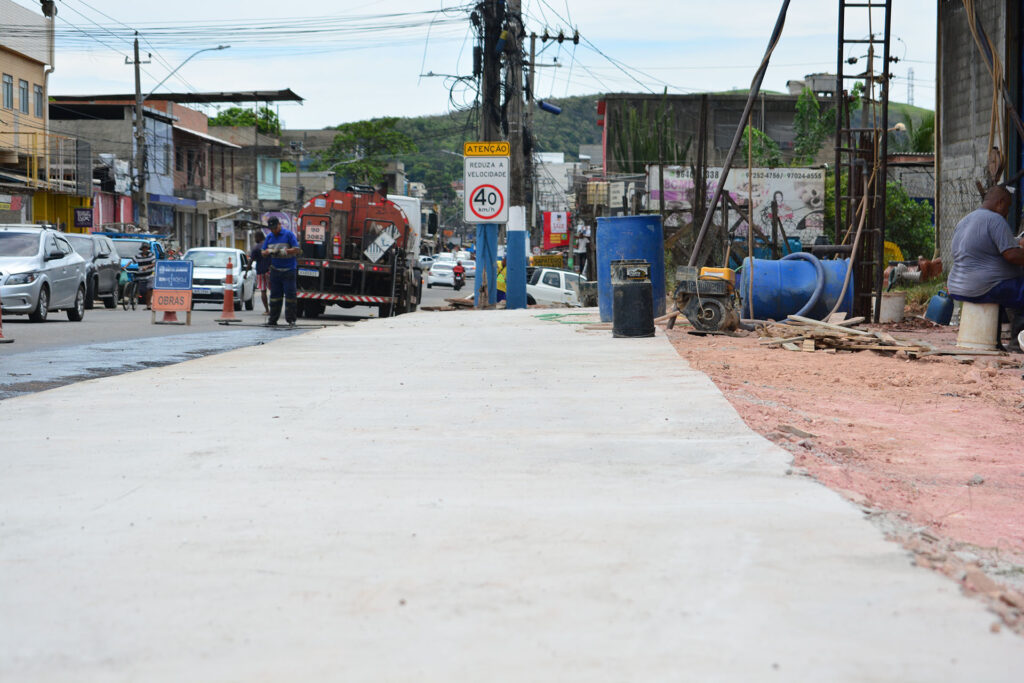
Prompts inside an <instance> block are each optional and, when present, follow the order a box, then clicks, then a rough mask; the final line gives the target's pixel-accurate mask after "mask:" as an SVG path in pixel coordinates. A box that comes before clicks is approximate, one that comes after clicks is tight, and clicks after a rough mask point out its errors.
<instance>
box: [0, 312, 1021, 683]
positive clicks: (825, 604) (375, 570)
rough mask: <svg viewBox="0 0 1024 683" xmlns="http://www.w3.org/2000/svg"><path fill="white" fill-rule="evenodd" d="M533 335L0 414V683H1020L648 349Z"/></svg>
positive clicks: (203, 373) (409, 328)
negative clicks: (132, 411)
mask: <svg viewBox="0 0 1024 683" xmlns="http://www.w3.org/2000/svg"><path fill="white" fill-rule="evenodd" d="M535 313H536V311H491V312H472V311H469V312H455V313H434V314H431V313H420V314H414V315H407V316H400V317H398V318H392V319H388V320H381V321H371V322H368V323H362V324H360V325H357V326H354V327H339V328H332V329H326V330H322V331H315V332H311V333H308V334H303V335H299V336H294V337H290V338H287V339H282V340H279V341H275V342H271V343H269V344H266V345H263V346H260V347H251V348H245V349H240V350H237V351H232V352H229V353H225V354H221V355H217V356H211V357H206V358H200V359H197V360H193V361H189V362H186V363H183V364H180V365H175V366H168V367H162V368H156V369H152V370H146V371H142V372H136V373H132V374H128V375H122V376H118V377H109V378H104V379H98V380H92V381H88V382H83V383H80V384H76V385H72V386H67V387H63V388H60V389H55V390H52V391H48V392H43V393H39V394H34V395H31V396H24V397H18V398H12V399H8V400H6V401H3V402H0V434H2V435H3V436H2V442H0V443H2V445H0V450H2V454H0V680H5V681H6V680H10V681H94V680H103V681H140V680H144V681H181V680H202V681H256V680H260V681H263V680H266V681H283V680H288V681H312V680H332V681H446V682H447V681H474V682H477V681H531V682H532V681H559V682H563V681H668V680H671V681H717V680H723V681H762V680H765V681H809V680H820V681H899V682H901V683H903V682H906V681H1019V680H1020V675H1021V671H1024V643H1022V641H1021V639H1020V638H1018V637H1017V636H1014V635H1012V634H1008V633H1006V632H1005V630H1004V631H1003V632H1001V633H991V632H990V631H989V626H990V625H991V624H992V623H993V622H994V621H995V617H994V616H993V615H992V614H991V613H989V612H987V611H986V610H985V608H984V607H983V606H982V605H981V604H980V603H979V602H977V601H974V600H971V599H969V598H966V597H964V596H962V595H961V594H960V592H959V589H958V587H957V586H956V585H955V584H954V583H953V582H951V581H949V580H948V579H945V578H943V577H941V576H939V575H937V574H934V573H931V572H929V571H926V570H923V569H919V568H915V567H913V566H912V564H911V558H910V557H909V556H908V555H907V554H906V553H905V552H903V551H902V550H901V549H900V548H899V547H898V546H896V545H894V544H892V543H889V542H887V541H885V540H884V539H883V538H882V535H881V533H880V532H879V531H878V530H877V529H876V528H875V527H873V526H872V525H871V524H869V523H868V522H866V521H865V520H864V519H863V515H862V513H861V512H860V511H859V510H858V509H857V508H855V507H854V506H852V505H850V504H848V503H846V502H844V501H843V500H842V499H840V497H839V496H838V495H836V494H834V493H832V492H831V491H829V490H828V489H826V488H824V487H822V486H820V485H818V484H816V483H814V482H812V481H809V480H807V479H805V478H800V477H792V476H787V475H786V469H787V464H788V460H789V457H788V455H787V454H786V453H785V452H783V451H782V450H780V449H778V448H776V447H775V446H773V445H772V444H770V443H769V442H767V441H765V440H764V439H762V438H760V437H759V436H757V435H755V434H754V433H752V432H751V431H750V430H749V429H747V428H746V427H745V426H744V424H743V423H742V422H741V421H740V419H739V418H738V417H737V415H736V414H735V413H734V412H733V410H732V409H731V407H730V406H729V404H728V403H727V402H726V401H725V399H724V398H723V397H722V396H721V394H720V393H719V392H718V391H717V390H716V389H715V387H714V386H713V385H712V383H711V382H710V381H709V380H708V379H707V378H706V377H705V376H704V375H702V374H700V373H698V372H695V371H693V370H691V369H689V368H688V367H687V366H686V364H685V363H684V362H683V361H682V360H681V359H680V358H679V357H678V356H677V355H676V354H675V352H674V351H673V350H672V349H671V347H670V346H669V344H668V343H667V342H666V341H665V340H664V339H663V338H654V339H640V340H623V339H612V338H611V336H610V334H609V333H608V332H603V331H598V332H586V331H583V330H580V329H579V327H578V326H572V325H564V324H558V323H552V322H541V321H538V320H536V319H535V318H534V317H533V315H534V314H535ZM439 350H443V353H439ZM239 397H243V400H244V401H245V404H246V405H247V406H248V408H249V412H248V414H247V415H246V414H243V415H242V416H241V417H240V416H239V411H238V410H237V407H238V404H237V402H236V401H237V400H238V398H239ZM112 403H116V404H120V405H123V404H125V403H131V404H133V405H135V406H137V408H138V415H139V416H140V417H139V418H137V419H131V418H129V417H127V416H126V415H125V414H124V413H123V412H117V411H111V410H109V409H108V408H107V406H110V405H111V404H112ZM143 415H144V416H145V418H144V419H143V418H142V417H141V416H143Z"/></svg>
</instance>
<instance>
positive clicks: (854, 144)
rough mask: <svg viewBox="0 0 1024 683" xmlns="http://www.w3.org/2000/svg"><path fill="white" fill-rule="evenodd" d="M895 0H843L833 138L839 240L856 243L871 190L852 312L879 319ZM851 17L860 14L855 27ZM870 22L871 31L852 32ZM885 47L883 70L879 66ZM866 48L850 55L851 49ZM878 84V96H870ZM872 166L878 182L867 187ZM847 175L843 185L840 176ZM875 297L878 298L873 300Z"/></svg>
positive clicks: (856, 266)
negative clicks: (854, 116)
mask: <svg viewBox="0 0 1024 683" xmlns="http://www.w3.org/2000/svg"><path fill="white" fill-rule="evenodd" d="M848 10H849V11H850V12H849V14H848V12H847V11H848ZM891 16H892V0H859V1H856V2H848V1H847V0H839V31H838V38H839V44H838V49H837V59H836V87H835V94H834V96H835V109H836V141H835V153H836V156H835V178H834V182H835V198H836V199H835V242H836V244H843V245H848V246H850V247H852V245H853V243H854V240H855V235H856V232H857V227H858V225H859V223H860V220H861V212H860V206H861V203H862V201H864V199H865V194H866V195H867V199H866V204H865V207H864V208H865V211H866V212H867V216H866V217H865V219H864V227H863V231H862V234H861V239H860V243H859V245H858V248H857V250H856V253H852V251H853V250H852V248H851V249H850V252H851V253H850V257H851V258H852V259H853V260H854V267H853V288H854V290H853V315H855V316H865V317H867V318H869V319H870V320H873V321H875V322H877V321H878V316H879V312H880V308H881V304H882V296H881V295H882V278H883V274H884V271H885V267H886V263H885V257H884V253H885V252H884V250H885V186H886V173H887V164H886V160H887V158H888V154H889V145H888V137H889V136H888V129H889V85H890V79H891V74H890V73H889V68H888V67H889V63H890V56H889V39H890V20H891ZM848 19H849V20H851V21H852V20H855V19H860V23H859V24H857V25H856V27H855V28H851V27H850V26H849V24H848ZM865 23H867V24H868V25H870V27H871V28H870V35H867V37H864V35H865V34H864V33H859V34H858V35H856V36H852V35H848V31H861V30H862V28H861V27H862V26H863V25H864V24H865ZM879 47H881V52H882V54H881V64H882V68H881V69H880V73H879V72H878V71H876V69H877V67H876V64H877V63H878V60H879V54H878V50H879ZM857 48H860V49H866V50H867V54H865V55H857V56H850V57H847V53H848V52H850V51H851V50H853V49H857ZM862 58H863V59H866V62H865V66H864V69H863V70H860V71H859V73H847V71H846V68H845V67H846V65H847V64H849V65H851V66H852V65H854V64H857V62H858V61H860V60H861V59H862ZM848 81H863V82H864V91H863V93H862V98H863V106H862V108H861V116H860V121H859V124H860V125H859V126H852V125H851V120H850V111H849V102H850V96H849V89H848V88H847V87H846V84H847V82H848ZM876 90H877V93H878V95H877V97H875V98H874V99H872V95H873V93H874V92H875V91H876ZM873 171H874V174H875V176H874V182H873V183H871V186H870V188H869V187H868V183H869V180H870V178H871V174H872V172H873ZM844 173H845V176H846V178H847V179H848V183H847V188H846V190H845V191H844V188H843V183H842V178H843V175H844ZM872 301H874V304H873V305H872Z"/></svg>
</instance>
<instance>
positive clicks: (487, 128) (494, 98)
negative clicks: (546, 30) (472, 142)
mask: <svg viewBox="0 0 1024 683" xmlns="http://www.w3.org/2000/svg"><path fill="white" fill-rule="evenodd" d="M504 7H505V3H504V2H503V1H501V0H485V2H484V3H483V5H482V10H483V22H484V39H483V48H484V50H483V52H484V54H483V61H484V63H483V72H482V74H481V76H480V140H481V141H483V142H490V141H492V140H499V139H500V135H499V133H500V128H499V126H498V112H499V111H501V100H500V98H501V88H500V85H501V54H500V53H499V52H498V39H499V37H500V35H501V24H502V20H503V19H504V17H503V16H502V9H504Z"/></svg>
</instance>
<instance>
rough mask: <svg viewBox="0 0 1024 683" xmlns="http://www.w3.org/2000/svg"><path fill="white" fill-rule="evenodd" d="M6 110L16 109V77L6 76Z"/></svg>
mask: <svg viewBox="0 0 1024 683" xmlns="http://www.w3.org/2000/svg"><path fill="white" fill-rule="evenodd" d="M4 109H14V77H13V76H11V75H10V74H4Z"/></svg>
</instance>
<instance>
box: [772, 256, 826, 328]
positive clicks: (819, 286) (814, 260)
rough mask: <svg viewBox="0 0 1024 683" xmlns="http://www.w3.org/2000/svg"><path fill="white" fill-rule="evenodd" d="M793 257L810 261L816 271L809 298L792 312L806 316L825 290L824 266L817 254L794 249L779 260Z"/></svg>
mask: <svg viewBox="0 0 1024 683" xmlns="http://www.w3.org/2000/svg"><path fill="white" fill-rule="evenodd" d="M794 259H796V260H803V261H810V263H811V265H812V266H814V270H815V272H816V273H817V280H816V281H815V283H814V292H813V293H811V298H810V299H808V300H807V303H805V304H804V306H803V308H801V309H800V310H799V311H797V312H796V313H794V315H799V316H806V315H807V313H808V312H809V311H810V310H811V309H812V308H814V307H815V306H817V305H818V299H820V298H821V293H822V292H824V291H825V266H823V265H821V261H819V260H818V257H817V256H815V255H814V254H808V253H807V252H806V251H795V252H793V253H792V254H786V255H785V256H783V257H782V259H781V260H783V261H792V260H794Z"/></svg>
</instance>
